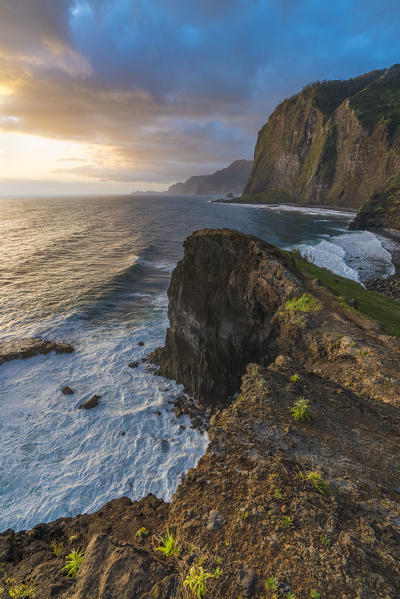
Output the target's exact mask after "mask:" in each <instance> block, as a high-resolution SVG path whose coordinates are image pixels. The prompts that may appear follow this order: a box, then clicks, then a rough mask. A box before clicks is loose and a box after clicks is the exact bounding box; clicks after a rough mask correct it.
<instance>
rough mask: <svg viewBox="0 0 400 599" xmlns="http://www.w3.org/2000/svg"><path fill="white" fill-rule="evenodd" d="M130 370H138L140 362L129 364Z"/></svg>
mask: <svg viewBox="0 0 400 599" xmlns="http://www.w3.org/2000/svg"><path fill="white" fill-rule="evenodd" d="M128 366H129V368H137V367H138V366H139V362H129V364H128Z"/></svg>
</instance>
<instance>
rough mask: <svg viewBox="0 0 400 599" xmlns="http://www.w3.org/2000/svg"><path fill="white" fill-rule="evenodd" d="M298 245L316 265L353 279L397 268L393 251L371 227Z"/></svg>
mask: <svg viewBox="0 0 400 599" xmlns="http://www.w3.org/2000/svg"><path fill="white" fill-rule="evenodd" d="M297 247H298V248H299V249H300V251H301V252H302V253H303V254H305V255H307V256H309V257H310V258H311V260H312V261H313V262H314V263H315V264H316V265H317V266H323V267H324V268H328V269H329V270H331V271H332V272H334V273H336V274H338V275H341V276H342V277H346V278H348V279H352V280H354V281H359V282H362V281H365V280H366V279H368V278H370V277H371V276H375V277H376V276H385V275H391V274H393V273H394V272H395V267H394V266H393V263H392V259H391V255H390V253H389V252H388V251H387V250H386V249H385V248H384V247H383V245H382V239H380V237H379V236H377V235H375V234H374V233H371V232H369V231H351V232H350V231H349V232H347V233H343V234H341V235H334V236H331V237H329V238H328V239H326V238H325V239H323V240H321V241H320V242H318V243H316V244H313V245H307V244H302V245H298V246H297Z"/></svg>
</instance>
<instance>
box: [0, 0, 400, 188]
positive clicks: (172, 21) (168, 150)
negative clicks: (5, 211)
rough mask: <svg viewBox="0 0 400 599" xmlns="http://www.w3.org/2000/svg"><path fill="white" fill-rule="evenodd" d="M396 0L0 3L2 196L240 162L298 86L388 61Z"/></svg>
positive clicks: (177, 175) (148, 184) (398, 9)
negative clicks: (261, 129) (267, 122)
mask: <svg viewBox="0 0 400 599" xmlns="http://www.w3.org/2000/svg"><path fill="white" fill-rule="evenodd" d="M399 30H400V4H399V2H398V0H363V1H361V0H335V2H332V1H329V0H326V1H325V2H322V1H321V0H0V195H7V194H23V195H31V194H32V195H37V194H64V193H65V194H71V193H73V194H78V193H104V194H108V193H129V192H130V191H134V190H141V189H149V190H163V189H166V188H167V187H168V186H169V185H170V184H171V183H174V182H176V181H181V180H185V179H186V178H188V177H189V176H191V175H196V174H204V173H211V172H214V171H215V170H216V169H218V168H222V167H224V166H226V165H228V164H229V163H230V162H232V161H233V160H235V159H238V158H248V159H250V158H252V156H253V152H254V145H255V142H256V139H257V132H258V130H259V129H260V128H261V127H262V125H263V124H264V123H265V122H266V121H267V119H268V116H269V114H270V113H271V112H272V111H273V110H274V108H275V106H276V105H277V104H278V103H279V102H280V101H282V100H283V99H284V98H286V97H288V96H290V95H292V94H293V93H296V92H297V91H299V90H300V89H301V88H302V87H303V86H304V85H305V84H307V83H310V82H312V81H316V80H322V79H345V78H348V77H354V76H357V75H359V74H361V73H365V72H368V71H371V70H373V69H376V68H385V67H388V66H391V65H392V64H395V63H399V62H400V36H399V34H398V32H399Z"/></svg>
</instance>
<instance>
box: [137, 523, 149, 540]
mask: <svg viewBox="0 0 400 599" xmlns="http://www.w3.org/2000/svg"><path fill="white" fill-rule="evenodd" d="M148 536H149V531H148V530H147V528H146V527H145V526H141V527H140V528H139V530H137V531H136V534H135V537H139V539H141V538H142V537H148Z"/></svg>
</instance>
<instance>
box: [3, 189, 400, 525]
mask: <svg viewBox="0 0 400 599" xmlns="http://www.w3.org/2000/svg"><path fill="white" fill-rule="evenodd" d="M350 219H351V215H349V214H347V213H337V212H334V211H323V210H311V211H309V210H293V208H290V207H285V206H280V207H275V208H274V209H267V208H264V209H260V207H254V206H251V207H247V206H238V205H224V204H216V203H212V202H210V198H209V197H193V196H180V197H176V196H175V197H174V196H164V195H154V196H116V197H74V198H71V197H68V198H60V197H58V198H19V199H17V198H4V199H0V256H1V259H0V338H1V339H12V338H21V337H27V336H40V337H45V338H49V339H54V340H56V341H61V340H63V341H68V342H69V343H71V344H72V345H73V346H74V348H75V351H74V353H72V354H64V355H55V354H50V355H47V356H36V357H33V358H29V359H27V360H15V361H13V362H9V363H5V364H2V365H0V530H4V529H6V528H8V527H11V528H14V529H16V530H21V529H28V528H31V527H32V526H34V525H35V524H37V523H39V522H49V521H51V520H54V519H56V518H58V517H61V516H73V515H76V514H78V513H82V512H92V511H94V510H96V509H98V508H100V507H101V506H102V505H103V504H104V503H105V502H106V501H109V500H110V499H113V498H115V497H120V496H121V495H127V496H129V497H130V498H132V499H140V498H141V497H143V496H145V495H146V494H147V493H149V492H152V493H154V494H155V495H157V496H159V497H163V498H164V499H165V500H169V499H171V497H172V495H173V493H174V491H175V488H176V486H177V484H178V481H179V478H180V476H181V475H182V473H184V472H186V471H187V469H188V468H190V467H192V466H194V465H195V464H196V463H197V461H198V459H199V458H200V457H201V456H202V455H203V454H204V452H205V449H206V447H207V443H208V438H207V435H206V434H201V433H200V432H198V431H196V430H193V429H192V428H191V427H190V421H189V419H188V417H186V416H184V417H181V418H179V419H177V418H176V417H175V415H174V413H173V411H172V409H173V405H172V402H173V400H174V399H175V398H176V397H177V396H178V395H179V393H180V392H181V391H182V389H181V387H180V386H178V385H176V384H175V383H174V382H173V381H168V380H166V379H163V378H161V377H157V376H155V375H153V374H152V373H149V372H147V371H146V369H145V366H144V364H142V363H141V359H142V358H143V357H144V356H145V355H146V354H147V353H148V352H149V351H151V350H153V349H154V348H155V347H157V346H160V345H162V344H163V341H164V338H165V332H166V329H167V326H168V318H167V296H166V291H167V288H168V284H169V280H170V276H171V272H172V270H173V268H174V266H175V264H176V262H177V261H178V260H179V259H180V258H181V256H182V254H183V248H182V242H183V240H184V239H185V237H187V235H189V234H190V233H191V232H192V231H193V230H196V229H199V228H203V227H211V228H221V227H230V228H233V229H237V230H240V231H244V232H246V233H250V234H252V235H256V236H258V237H261V238H263V239H265V240H267V241H269V242H271V243H274V244H276V245H279V246H280V247H285V248H290V247H294V246H296V247H299V248H300V249H301V251H303V252H304V253H307V255H309V256H312V259H313V260H314V261H315V263H316V264H319V265H322V266H326V267H328V268H330V269H331V270H333V271H334V272H336V273H338V274H341V275H343V276H347V277H349V278H352V279H354V280H359V281H363V280H365V279H366V278H369V277H374V276H384V275H385V274H391V273H392V272H393V270H394V268H393V265H392V263H391V257H390V253H389V252H388V251H387V249H386V248H387V247H388V246H387V245H386V244H387V243H388V242H387V241H386V240H385V238H382V237H379V236H377V235H375V234H373V233H366V232H349V231H347V225H348V223H349V222H350ZM139 342H143V343H144V345H143V346H142V345H139ZM130 361H137V362H139V366H138V367H137V368H134V369H131V368H129V367H128V363H129V362H130ZM63 385H69V386H70V387H72V388H73V389H74V392H75V393H74V394H73V395H63V394H62V393H61V387H62V386H63ZM93 393H97V394H98V395H100V396H101V399H100V403H99V406H98V407H96V408H95V409H93V410H89V411H85V410H78V409H77V408H78V405H79V404H80V403H82V402H83V401H85V400H86V399H88V398H89V397H90V396H91V395H92V394H93Z"/></svg>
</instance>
